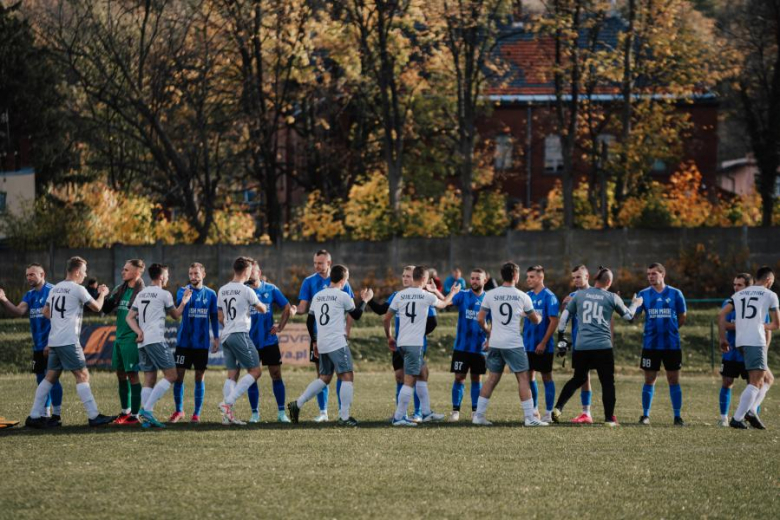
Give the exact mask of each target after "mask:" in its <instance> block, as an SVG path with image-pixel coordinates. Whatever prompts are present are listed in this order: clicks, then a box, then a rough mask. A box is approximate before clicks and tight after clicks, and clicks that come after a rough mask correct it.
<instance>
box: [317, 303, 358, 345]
mask: <svg viewBox="0 0 780 520" xmlns="http://www.w3.org/2000/svg"><path fill="white" fill-rule="evenodd" d="M354 309H355V302H354V301H353V300H352V297H351V296H350V295H349V294H347V293H345V292H344V291H342V290H341V289H336V288H328V289H323V290H322V291H320V292H318V293H317V294H315V295H314V298H313V299H312V301H311V310H310V311H309V314H313V315H314V319H315V320H316V321H317V350H318V351H319V353H320V354H327V353H328V352H334V351H336V350H338V349H340V348H343V347H346V346H347V320H346V318H345V316H344V315H345V314H346V313H347V312H349V311H351V310H354Z"/></svg>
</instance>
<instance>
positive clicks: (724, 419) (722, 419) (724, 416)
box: [720, 415, 729, 421]
mask: <svg viewBox="0 0 780 520" xmlns="http://www.w3.org/2000/svg"><path fill="white" fill-rule="evenodd" d="M720 420H721V421H728V420H729V416H728V415H721V416H720Z"/></svg>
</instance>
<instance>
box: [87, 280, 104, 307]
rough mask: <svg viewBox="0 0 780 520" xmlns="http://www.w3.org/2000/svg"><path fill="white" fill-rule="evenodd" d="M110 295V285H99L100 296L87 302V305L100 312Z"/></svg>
mask: <svg viewBox="0 0 780 520" xmlns="http://www.w3.org/2000/svg"><path fill="white" fill-rule="evenodd" d="M107 295H108V286H106V285H105V284H104V285H101V286H99V287H98V297H97V298H96V299H94V300H92V301H91V302H89V303H88V304H87V306H88V307H89V308H90V309H92V310H93V311H95V312H100V310H101V309H102V308H103V302H105V301H106V296H107Z"/></svg>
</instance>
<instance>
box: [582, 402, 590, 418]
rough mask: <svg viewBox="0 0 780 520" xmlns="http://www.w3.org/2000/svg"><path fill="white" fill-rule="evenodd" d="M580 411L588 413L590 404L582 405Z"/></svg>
mask: <svg viewBox="0 0 780 520" xmlns="http://www.w3.org/2000/svg"><path fill="white" fill-rule="evenodd" d="M582 413H584V414H587V415H590V405H589V404H584V405H582Z"/></svg>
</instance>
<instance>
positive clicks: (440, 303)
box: [435, 285, 460, 309]
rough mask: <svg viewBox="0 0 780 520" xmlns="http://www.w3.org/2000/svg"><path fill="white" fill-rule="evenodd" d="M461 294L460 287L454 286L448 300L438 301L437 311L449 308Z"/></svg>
mask: <svg viewBox="0 0 780 520" xmlns="http://www.w3.org/2000/svg"><path fill="white" fill-rule="evenodd" d="M459 292H460V285H453V286H452V290H451V291H450V294H448V295H447V297H446V298H444V299H443V300H438V301H437V302H436V304H435V306H436V308H437V309H444V308H446V307H447V306H449V305H450V304H451V303H452V299H453V298H454V297H455V295H456V294H458V293H459Z"/></svg>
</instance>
